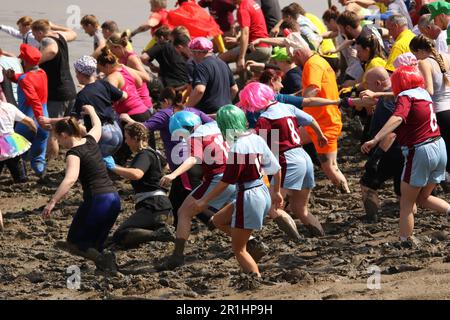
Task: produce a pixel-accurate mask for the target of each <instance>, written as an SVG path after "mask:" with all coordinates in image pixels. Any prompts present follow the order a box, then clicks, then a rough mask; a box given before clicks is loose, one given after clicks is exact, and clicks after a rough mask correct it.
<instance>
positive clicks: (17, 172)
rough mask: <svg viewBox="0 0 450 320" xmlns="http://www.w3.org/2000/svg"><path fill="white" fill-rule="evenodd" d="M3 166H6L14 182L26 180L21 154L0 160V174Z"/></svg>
mask: <svg viewBox="0 0 450 320" xmlns="http://www.w3.org/2000/svg"><path fill="white" fill-rule="evenodd" d="M4 166H6V167H7V168H8V170H9V172H10V173H11V176H12V178H13V180H14V182H15V183H19V182H25V181H26V180H27V176H26V173H25V168H24V166H23V162H22V161H21V156H18V157H15V158H12V159H8V160H4V161H0V174H1V173H2V171H3V168H4Z"/></svg>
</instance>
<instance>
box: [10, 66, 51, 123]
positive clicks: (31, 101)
mask: <svg viewBox="0 0 450 320" xmlns="http://www.w3.org/2000/svg"><path fill="white" fill-rule="evenodd" d="M11 80H12V81H14V82H16V83H17V84H18V87H19V88H18V96H19V97H18V98H19V103H20V104H23V103H25V106H27V107H28V108H32V109H33V113H34V117H35V119H38V118H39V117H41V116H44V112H43V109H42V106H43V105H45V104H47V100H48V79H47V74H46V73H45V71H44V70H42V69H38V70H37V71H29V72H26V73H21V74H16V75H15V76H14V78H13V79H11Z"/></svg>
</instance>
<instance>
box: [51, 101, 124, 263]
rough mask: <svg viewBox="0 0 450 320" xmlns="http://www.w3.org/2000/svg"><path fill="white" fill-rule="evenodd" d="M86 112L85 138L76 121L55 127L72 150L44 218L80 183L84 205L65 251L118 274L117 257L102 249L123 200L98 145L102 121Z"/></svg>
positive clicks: (91, 111) (90, 109)
mask: <svg viewBox="0 0 450 320" xmlns="http://www.w3.org/2000/svg"><path fill="white" fill-rule="evenodd" d="M83 111H84V113H86V114H88V115H89V117H90V119H91V122H92V129H91V130H90V131H89V132H88V134H87V135H86V136H84V137H83V136H82V135H81V130H80V127H79V125H78V120H77V119H76V118H69V119H63V120H60V121H58V122H57V123H56V124H55V127H54V131H55V135H56V138H57V139H58V143H59V144H60V145H62V146H63V147H65V148H67V149H69V151H67V154H66V175H65V177H64V180H63V181H62V182H61V184H60V185H59V187H58V190H57V191H56V193H55V194H54V196H53V198H52V199H51V200H50V202H49V203H48V204H47V206H46V207H45V208H44V210H43V212H42V215H43V216H44V218H50V214H51V212H52V210H53V208H54V207H55V205H56V204H57V203H58V202H59V201H60V200H61V199H62V198H63V197H64V196H65V195H66V194H67V192H69V190H70V188H72V186H73V185H74V184H75V182H77V180H78V179H79V180H80V182H81V185H82V188H83V203H82V204H81V206H80V207H79V208H78V211H77V213H76V214H75V216H74V217H73V221H72V224H71V226H70V230H69V234H68V236H67V243H64V248H65V249H67V250H69V251H70V252H71V253H73V254H76V255H81V256H83V257H85V258H87V259H90V260H92V261H94V262H95V264H96V266H97V268H99V269H101V270H105V271H111V272H115V271H117V265H116V262H115V255H114V254H113V253H112V252H110V251H107V250H103V245H104V242H105V240H106V238H107V237H108V233H109V231H110V230H111V228H112V226H113V225H114V223H115V222H116V219H117V216H118V215H119V212H120V197H119V194H118V193H117V192H116V190H115V188H114V185H113V182H112V181H111V179H110V178H109V176H108V171H107V169H106V166H105V164H104V162H103V159H102V154H101V152H100V148H99V146H98V144H97V143H98V141H99V140H100V137H101V135H102V124H101V121H100V118H99V117H98V116H97V114H96V113H95V109H94V107H92V106H89V105H86V106H84V107H83Z"/></svg>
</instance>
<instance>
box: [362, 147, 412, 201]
mask: <svg viewBox="0 0 450 320" xmlns="http://www.w3.org/2000/svg"><path fill="white" fill-rule="evenodd" d="M403 164H404V157H403V154H402V151H401V149H400V148H399V147H392V148H390V149H389V150H388V152H386V153H384V154H383V155H381V157H380V156H377V153H376V152H375V153H374V154H372V155H371V156H370V157H369V160H368V161H367V163H366V165H365V169H366V170H365V172H364V174H363V176H362V178H361V180H360V182H361V184H362V185H364V186H366V187H368V188H370V189H373V190H378V189H380V188H382V187H383V184H384V183H385V182H386V181H387V180H389V179H391V178H393V179H394V191H395V194H396V195H398V196H399V195H400V182H401V176H402V172H403Z"/></svg>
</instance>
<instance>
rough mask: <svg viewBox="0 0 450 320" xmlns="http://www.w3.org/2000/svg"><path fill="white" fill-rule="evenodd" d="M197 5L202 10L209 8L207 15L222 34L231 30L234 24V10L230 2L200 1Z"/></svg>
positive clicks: (230, 0)
mask: <svg viewBox="0 0 450 320" xmlns="http://www.w3.org/2000/svg"><path fill="white" fill-rule="evenodd" d="M198 4H199V5H200V6H202V7H203V8H209V13H210V14H211V16H212V17H213V18H214V20H216V22H217V24H218V25H219V27H220V29H221V30H222V31H223V32H227V31H230V30H231V27H232V26H233V24H234V15H233V12H234V10H235V9H236V7H235V6H234V4H233V1H232V0H212V1H205V0H200V1H199V2H198Z"/></svg>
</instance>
